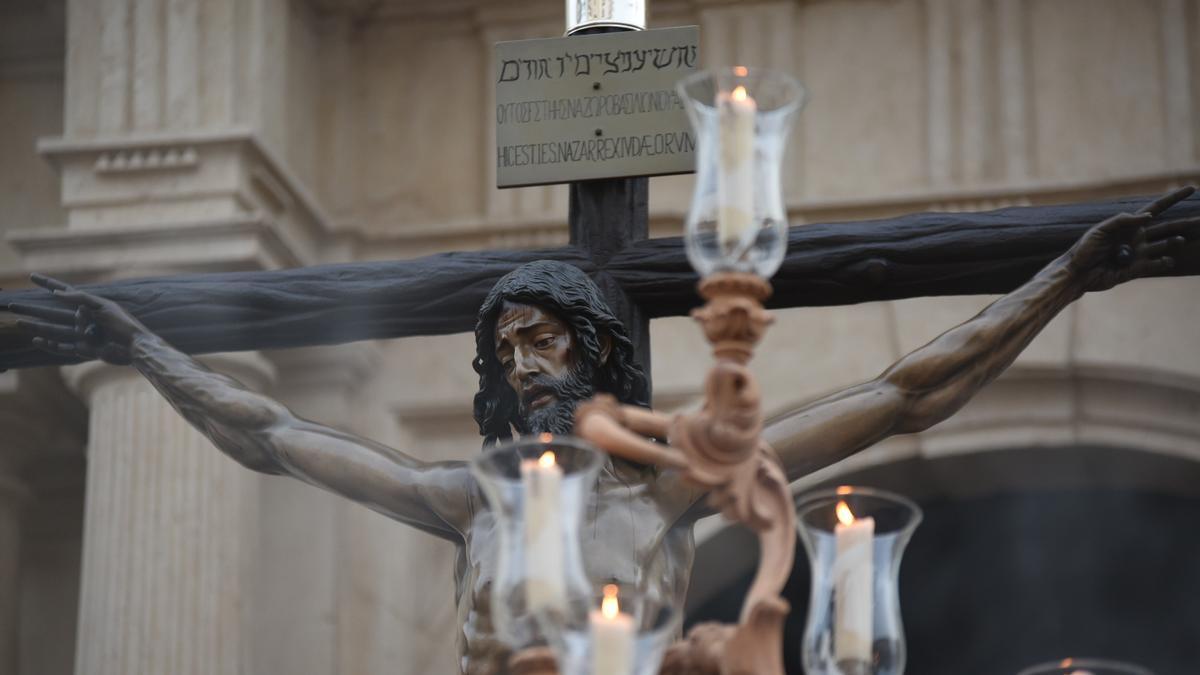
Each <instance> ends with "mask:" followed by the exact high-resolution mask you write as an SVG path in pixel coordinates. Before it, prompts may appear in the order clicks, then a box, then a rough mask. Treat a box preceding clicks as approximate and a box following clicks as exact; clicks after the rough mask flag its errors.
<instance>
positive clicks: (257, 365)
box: [64, 354, 272, 675]
mask: <svg viewBox="0 0 1200 675" xmlns="http://www.w3.org/2000/svg"><path fill="white" fill-rule="evenodd" d="M208 361H209V363H210V365H211V366H212V367H213V368H214V369H217V370H220V371H222V372H226V373H229V374H230V375H232V376H234V377H236V378H238V379H239V380H241V381H242V382H244V383H246V384H247V385H249V386H252V387H255V388H261V387H262V386H263V385H264V384H265V383H266V381H267V380H268V379H269V377H270V375H271V372H272V371H271V368H270V365H269V364H268V363H267V362H266V361H265V360H264V359H262V358H261V357H259V356H257V355H255V354H250V355H236V356H232V355H231V356H220V357H215V358H212V359H208ZM64 372H65V374H66V377H67V380H68V382H69V383H70V384H71V385H72V386H73V387H74V388H75V389H76V390H77V391H78V392H79V393H80V395H81V396H82V397H83V398H84V399H85V400H86V401H87V403H88V406H89V408H90V422H89V430H90V433H89V438H88V445H87V455H88V468H87V496H86V500H85V505H84V508H85V514H84V538H83V578H82V582H81V588H80V607H79V638H78V644H77V651H76V655H75V672H76V674H77V675H130V674H133V673H146V674H149V673H172V674H177V675H191V674H195V675H209V674H212V673H235V674H236V673H243V672H247V671H248V670H249V668H248V663H249V659H248V651H249V640H247V639H246V637H245V635H246V632H247V630H248V623H249V622H248V621H247V620H246V619H247V616H248V614H249V608H248V607H246V606H245V605H246V603H245V600H244V599H245V598H246V597H248V596H249V593H248V591H249V589H248V588H247V586H248V585H249V581H248V580H249V579H250V575H249V574H248V569H249V567H250V564H251V560H250V556H251V555H252V553H253V552H252V550H251V549H252V547H253V545H254V542H255V537H256V532H255V530H256V528H255V523H256V522H257V518H256V515H255V509H256V504H257V483H258V478H257V476H256V475H255V474H253V473H251V472H249V471H247V470H246V469H245V468H243V467H241V466H240V465H238V464H237V463H236V462H234V461H233V460H231V459H229V458H227V457H225V456H224V455H222V454H221V453H220V452H219V451H218V450H216V449H215V448H214V447H213V446H212V444H211V443H210V442H209V441H208V440H207V439H205V438H204V437H203V436H201V435H200V434H199V432H197V431H195V430H194V429H193V428H192V427H191V426H189V425H188V423H187V422H186V421H185V420H184V419H183V418H182V417H181V416H180V415H179V414H178V413H177V412H176V411H175V410H174V409H172V408H171V406H170V405H169V404H168V403H167V402H166V401H165V400H164V399H163V398H162V397H161V396H160V395H159V394H158V392H156V391H155V390H154V389H153V388H152V387H151V386H150V385H149V383H147V382H146V381H145V380H143V379H142V378H141V376H140V375H139V374H138V373H137V372H136V371H134V370H133V369H131V368H116V367H112V366H108V365H105V364H100V363H88V364H83V365H80V366H73V367H70V368H67V369H64Z"/></svg>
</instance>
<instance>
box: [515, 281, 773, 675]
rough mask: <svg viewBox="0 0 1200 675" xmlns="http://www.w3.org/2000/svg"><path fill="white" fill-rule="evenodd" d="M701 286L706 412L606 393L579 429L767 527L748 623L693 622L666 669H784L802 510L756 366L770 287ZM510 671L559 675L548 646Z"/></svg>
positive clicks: (687, 674)
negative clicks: (673, 410) (668, 409)
mask: <svg viewBox="0 0 1200 675" xmlns="http://www.w3.org/2000/svg"><path fill="white" fill-rule="evenodd" d="M699 290H700V295H701V296H702V297H704V299H705V300H707V304H705V305H704V306H703V307H701V308H699V309H697V310H694V311H693V312H692V316H693V317H694V318H695V319H696V320H697V321H698V322H699V323H700V324H701V326H702V327H703V329H704V334H705V336H706V337H707V338H708V341H709V342H710V343H711V344H712V347H713V355H714V356H715V358H716V363H715V364H714V365H713V367H712V369H711V370H710V371H709V373H708V377H707V380H706V382H705V402H704V406H703V408H702V409H701V410H699V411H698V412H694V413H687V414H678V415H673V416H668V415H664V414H662V413H658V412H654V411H652V410H646V409H644V408H638V407H635V406H627V405H621V404H619V403H617V401H616V399H614V398H613V397H611V396H609V395H605V394H602V395H598V396H596V397H595V398H593V399H592V400H591V401H589V402H587V403H585V404H583V405H581V406H580V407H579V410H578V412H577V413H576V418H575V431H576V433H577V434H578V435H579V436H581V437H583V438H586V439H587V440H589V441H591V442H592V443H594V444H596V445H597V446H599V447H600V448H602V449H604V450H605V451H607V452H609V453H611V454H614V455H617V456H619V457H623V458H625V459H628V460H632V461H636V462H641V463H643V464H654V465H658V466H661V467H664V468H673V469H677V470H679V471H682V472H683V473H684V475H685V476H686V477H687V479H688V480H690V481H692V482H693V483H695V484H696V485H698V486H700V487H702V488H705V489H707V490H708V491H709V496H708V499H709V503H710V505H711V506H712V507H713V508H714V509H716V510H719V511H720V512H721V513H723V514H724V515H725V516H726V517H728V518H730V519H732V520H735V521H737V522H739V523H742V524H743V525H745V526H747V527H749V528H750V529H752V530H754V531H755V532H756V533H758V538H759V542H760V545H761V557H760V559H759V563H758V571H757V573H756V574H755V577H754V581H753V583H752V584H751V586H750V591H749V593H748V595H747V597H746V600H745V603H744V604H743V606H742V612H741V617H740V621H739V623H738V624H736V625H724V624H701V625H698V626H696V627H694V628H693V629H692V630H691V631H690V632H689V634H688V636H687V638H686V639H684V640H682V641H680V642H677V643H676V644H674V645H672V646H671V647H670V648H669V649H668V651H667V654H666V657H665V658H664V660H663V664H662V668H661V670H660V673H661V675H710V674H711V675H783V672H784V671H783V619H784V617H785V616H786V615H787V613H788V609H789V608H788V603H787V601H786V600H784V599H783V598H782V597H780V595H779V594H780V591H781V590H782V589H783V585H784V583H785V582H786V581H787V578H788V575H789V574H791V570H792V562H793V555H794V551H795V512H794V510H793V508H792V501H791V493H790V492H789V490H788V486H787V479H786V477H785V475H784V473H783V469H782V468H781V467H780V465H779V462H778V460H777V459H776V458H775V455H774V452H773V451H772V450H771V448H770V447H769V446H767V444H766V443H764V442H763V440H762V438H761V433H762V422H763V418H762V405H761V396H760V393H759V389H758V384H757V382H756V381H755V379H754V377H753V375H752V374H751V373H750V370H749V368H748V367H747V364H748V363H749V361H750V358H751V357H752V355H753V353H754V347H755V345H757V344H758V342H759V340H760V339H761V338H762V335H763V333H764V332H765V331H766V328H767V326H769V325H770V324H771V322H772V320H773V318H772V316H771V315H770V313H768V312H767V311H766V310H765V309H763V306H762V303H763V301H764V300H766V299H767V297H768V296H769V295H770V294H771V285H770V284H769V283H768V282H767V281H766V280H764V279H762V278H761V277H758V276H755V275H753V274H743V273H719V274H714V275H712V276H710V277H708V278H706V279H704V280H703V281H701V282H700V288H699ZM650 439H666V441H667V443H666V444H660V443H656V442H654V441H652V440H650ZM511 670H512V671H513V672H514V673H517V674H519V675H551V674H553V673H555V667H554V660H553V658H552V656H551V655H550V654H549V653H548V650H546V649H545V648H535V649H529V650H524V651H522V652H520V653H518V654H517V655H515V656H514V658H513V660H512V662H511Z"/></svg>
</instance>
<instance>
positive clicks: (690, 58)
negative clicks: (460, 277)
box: [493, 26, 699, 188]
mask: <svg viewBox="0 0 1200 675" xmlns="http://www.w3.org/2000/svg"><path fill="white" fill-rule="evenodd" d="M698 40H699V31H698V30H697V28H696V27H695V26H686V27H683V28H665V29H660V30H650V31H630V32H623V33H605V34H600V35H582V36H572V37H567V38H551V39H545V40H520V41H516V42H500V43H498V44H497V45H496V59H495V64H496V70H495V72H494V73H493V76H494V77H495V82H496V187H501V188H506V187H519V186H522V185H545V184H548V183H569V182H575V181H581V180H593V179H597V178H619V177H625V176H659V175H665V174H673V173H689V172H691V171H693V170H694V168H695V157H694V153H695V149H696V141H695V135H694V134H693V132H692V127H691V124H690V123H689V122H688V119H687V113H686V112H685V111H684V107H683V102H682V101H681V100H680V98H679V95H678V94H677V93H676V91H675V83H676V82H678V81H679V80H680V79H682V78H684V77H686V76H688V75H690V74H691V73H692V72H693V71H694V70H695V68H696V62H697V58H698V51H699V49H698V46H697V44H698Z"/></svg>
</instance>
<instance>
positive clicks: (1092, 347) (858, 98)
mask: <svg viewBox="0 0 1200 675" xmlns="http://www.w3.org/2000/svg"><path fill="white" fill-rule="evenodd" d="M650 5H651V7H650V16H651V23H652V25H654V26H672V25H688V24H696V25H699V26H700V35H701V59H702V61H703V62H704V63H707V64H714V65H715V64H733V63H740V64H747V65H757V66H771V67H776V68H782V69H785V70H787V71H790V72H792V73H794V74H796V75H797V76H798V78H799V79H800V80H801V81H802V82H804V83H805V85H806V86H807V87H808V88H809V90H810V92H811V96H812V98H811V102H810V104H809V105H808V107H807V109H806V110H805V111H804V112H803V113H802V115H801V116H800V118H799V121H798V126H797V129H796V131H795V134H794V139H793V143H792V146H791V149H790V154H789V159H788V166H787V182H786V195H787V201H788V206H789V210H790V213H791V218H792V221H793V223H804V222H833V221H838V220H853V219H859V218H867V217H873V216H883V215H888V214H899V213H905V212H915V211H925V210H948V211H958V210H985V209H991V208H999V207H1003V206H1008V205H1023V204H1046V203H1055V202H1065V201H1080V200H1087V199H1093V198H1101V197H1106V196H1114V195H1123V194H1141V193H1152V192H1158V191H1162V190H1165V189H1167V188H1170V187H1173V186H1177V185H1181V184H1186V183H1200V40H1197V39H1195V36H1196V35H1200V2H1197V1H1196V0H1145V1H1138V0H767V1H764V2H733V1H729V0H654V1H652V2H651V3H650ZM562 15H563V8H562V3H561V1H558V2H556V1H555V0H511V1H506V2H486V1H485V0H440V1H438V2H415V1H413V0H203V1H202V0H9V1H8V2H5V3H3V5H2V6H0V204H2V205H3V208H0V230H2V231H3V235H4V236H3V239H2V241H0V286H3V287H5V288H11V287H14V286H21V285H23V284H25V283H27V282H25V281H24V279H25V277H26V275H27V274H28V273H29V272H30V271H34V270H36V271H41V272H45V273H48V274H52V275H55V276H59V277H62V278H65V279H68V280H72V281H81V282H82V281H93V280H100V279H115V278H123V277H132V276H146V275H154V274H179V273H186V272H194V271H224V270H259V269H277V268H281V267H288V266H295V265H311V264H317V263H326V262H343V261H352V260H374V259H400V258H406V257H413V256H419V255H423V254H427V253H430V252H436V251H443V250H462V249H477V248H492V247H531V246H547V245H557V244H561V243H564V242H565V240H566V236H567V234H566V228H565V224H564V221H565V215H566V212H567V193H566V188H565V187H564V186H551V187H534V188H522V189H516V190H504V191H500V190H496V189H495V188H494V187H492V186H493V185H494V176H493V174H492V172H493V169H492V167H493V164H494V163H493V162H492V161H491V158H492V155H491V150H490V148H491V143H492V134H493V106H491V104H490V100H491V97H492V83H491V81H490V77H489V75H488V74H489V73H490V72H492V69H491V63H490V59H491V54H492V52H491V45H492V44H493V43H495V42H497V41H500V40H510V39H519V38H528V37H547V36H554V35H558V34H561V32H562ZM689 194H690V178H689V177H686V176H682V177H669V178H656V179H653V180H652V181H651V214H650V215H651V228H652V234H653V235H658V236H664V235H670V234H675V233H678V231H679V230H680V227H681V226H680V223H681V219H682V215H683V213H684V210H685V208H686V204H687V198H688V195H689ZM1197 290H1200V287H1198V286H1197V282H1196V281H1195V280H1194V279H1170V280H1143V281H1139V282H1136V283H1133V284H1129V285H1127V286H1124V287H1120V288H1118V289H1116V290H1114V291H1111V292H1108V293H1105V294H1103V295H1099V296H1089V297H1087V298H1084V299H1083V300H1082V301H1080V302H1078V303H1076V304H1075V305H1074V306H1072V307H1071V308H1069V309H1068V310H1067V311H1065V312H1064V313H1063V314H1062V316H1060V317H1059V318H1058V319H1057V320H1056V321H1054V322H1053V323H1052V324H1051V325H1050V326H1049V327H1048V328H1047V329H1046V331H1045V332H1044V334H1043V335H1042V336H1041V337H1039V338H1038V340H1037V341H1036V342H1035V343H1034V344H1033V345H1032V346H1031V347H1030V348H1029V350H1028V351H1027V352H1026V353H1025V354H1024V355H1023V356H1022V357H1021V358H1020V360H1019V361H1018V362H1017V364H1016V365H1015V366H1014V368H1013V369H1012V370H1011V372H1010V373H1008V374H1007V375H1005V376H1004V377H1003V378H1001V379H1000V380H999V381H998V382H997V383H996V384H994V385H993V386H991V387H990V388H989V389H988V390H986V391H985V392H984V393H983V394H981V395H980V396H979V397H978V399H977V400H976V401H974V402H973V403H971V404H970V405H969V406H968V407H967V409H965V410H964V411H963V412H962V413H961V414H960V415H959V416H957V417H956V418H954V419H953V420H951V421H949V422H947V423H945V424H942V425H940V426H938V427H935V428H934V429H932V430H930V431H929V432H927V433H924V434H920V435H917V436H911V437H903V438H897V439H894V440H892V441H889V442H886V443H884V444H881V445H880V446H878V447H876V448H873V449H871V450H869V451H866V452H864V453H862V454H861V455H860V456H858V457H856V458H853V459H852V460H850V461H847V462H845V463H843V465H839V466H836V467H832V468H830V469H828V470H826V471H823V472H822V473H821V474H820V475H818V476H814V477H812V478H810V479H807V480H806V481H805V484H813V483H816V482H819V481H826V480H833V479H836V477H837V476H838V475H844V474H845V473H846V472H849V471H855V470H860V469H863V468H864V467H868V466H886V465H888V464H889V463H893V462H898V461H906V460H907V461H911V460H914V459H915V460H919V461H929V462H934V461H937V459H938V458H941V457H948V456H963V455H967V454H971V453H979V454H980V455H985V454H993V453H1000V452H1003V451H1004V450H1005V449H1011V448H1030V447H1043V446H1048V447H1067V446H1085V445H1098V446H1114V447H1120V448H1123V449H1127V450H1129V451H1130V452H1134V453H1151V454H1154V455H1168V456H1171V457H1173V458H1176V459H1178V460H1179V461H1181V462H1193V463H1194V462H1200V415H1198V414H1197V411H1198V410H1200V355H1198V354H1197V351H1196V345H1197V337H1200V313H1197V312H1196V311H1195V307H1196V301H1195V297H1196V293H1197ZM988 300H989V299H988V298H983V297H962V298H936V299H913V300H905V301H899V302H886V303H873V304H865V305H858V306H852V307H839V308H815V309H797V310H789V311H785V312H780V313H779V317H778V323H777V324H776V325H775V327H774V328H773V329H772V330H771V332H770V333H769V334H768V337H767V339H766V344H765V345H764V347H763V349H762V351H761V356H760V357H759V358H758V360H757V369H758V374H759V376H760V377H761V378H762V383H763V386H764V390H765V391H764V393H765V397H766V401H768V405H769V407H770V409H771V410H772V411H775V412H778V411H783V410H787V409H789V408H791V407H794V406H795V405H797V404H798V403H801V402H803V401H805V400H807V399H811V398H813V397H815V396H817V395H820V394H823V393H826V392H829V391H832V390H834V389H836V388H838V387H841V386H844V385H848V384H851V383H854V382H858V381H861V380H864V379H868V378H871V377H874V376H875V375H876V374H878V373H879V372H880V371H881V370H882V369H883V368H885V367H886V366H887V365H888V364H889V363H891V362H892V361H893V360H895V359H896V358H897V357H899V356H900V355H901V354H903V353H905V352H906V351H908V350H910V349H912V348H915V347H917V346H919V345H921V344H923V343H924V342H925V341H927V340H929V339H930V338H932V337H933V336H935V335H936V334H937V333H939V332H940V331H941V330H943V329H945V328H948V327H950V326H951V325H953V324H955V323H957V322H959V321H962V320H964V319H967V318H969V317H970V316H971V315H973V314H974V313H975V312H977V311H978V310H979V309H980V308H982V307H983V306H984V305H985V304H986V303H987V302H988ZM652 332H653V344H654V351H653V355H652V362H653V376H654V381H655V384H656V391H655V397H656V400H657V401H656V402H657V404H658V405H660V406H662V407H668V408H670V407H676V406H683V405H687V404H689V402H691V401H694V400H695V398H696V396H697V394H698V387H699V384H700V383H699V380H698V378H697V377H696V372H697V370H696V364H697V363H703V362H704V360H705V359H706V358H707V356H706V353H707V351H706V349H705V346H704V345H703V342H702V338H701V336H700V335H699V333H698V331H696V330H695V329H694V328H693V327H692V326H691V325H690V324H689V322H688V321H686V320H684V319H669V320H656V321H655V322H654V323H653V324H652ZM472 352H473V344H472V341H471V340H470V339H469V337H468V336H465V335H457V336H451V337H439V338H413V339H406V340H399V341H393V342H385V343H360V344H352V345H346V346H340V347H333V348H321V349H303V350H292V351H280V352H261V353H239V354H229V355H218V356H215V357H212V358H210V359H209V362H210V363H212V364H213V366H214V367H215V368H218V369H221V370H224V371H226V372H229V373H230V374H233V375H235V376H237V377H239V378H240V379H242V381H243V382H245V383H246V384H247V385H249V386H252V387H254V388H256V389H259V390H261V391H264V392H268V393H270V394H271V395H273V396H276V397H278V398H279V399H281V400H282V401H284V402H285V403H287V404H288V405H289V406H291V407H293V408H294V409H295V410H296V411H297V412H299V413H300V414H302V415H305V416H308V417H311V418H313V419H316V420H318V421H322V422H327V423H331V424H334V425H338V426H342V427H345V428H348V429H351V430H354V431H356V432H358V433H361V434H363V435H366V436H370V437H372V438H376V439H379V440H381V441H383V442H386V443H388V444H390V445H393V446H395V447H398V448H401V449H404V450H405V451H407V452H409V453H411V454H413V455H415V456H418V457H421V458H424V459H444V458H466V457H470V456H471V455H472V454H474V453H476V452H477V451H478V449H479V442H480V439H479V438H478V436H477V435H476V432H475V428H474V425H473V423H472V420H471V408H470V401H471V396H472V394H473V393H474V390H475V386H476V381H475V376H474V373H473V371H472V370H471V368H470V365H469V361H470V355H471V354H472ZM0 429H3V431H2V432H0V673H20V674H21V675H50V674H60V673H70V672H75V673H78V674H79V675H85V674H87V675H91V674H96V675H125V674H128V673H179V674H183V675H191V674H193V673H194V674H197V675H198V674H201V673H206V674H207V673H283V672H286V673H291V674H292V675H332V674H339V675H351V674H359V673H362V674H367V673H385V672H387V673H397V672H403V673H435V672H438V673H449V672H453V668H454V659H453V652H454V650H453V635H454V632H455V624H456V620H457V619H456V616H455V612H454V606H453V602H452V598H453V595H452V594H453V588H452V583H451V577H450V573H449V570H450V568H451V564H452V555H451V553H452V552H451V549H450V547H449V546H448V545H446V544H443V543H440V542H437V541H434V540H433V539H431V538H429V537H427V536H425V535H423V534H421V533H418V532H415V531H412V530H409V529H407V528H405V527H403V526H400V525H397V524H394V523H391V522H388V521H386V520H385V519H383V518H382V517H380V516H378V515H375V514H373V513H370V512H368V511H367V510H365V509H363V508H361V507H358V506H355V505H351V504H347V503H343V502H342V501H340V500H339V499H337V498H335V497H332V496H330V495H326V494H323V493H320V492H318V491H316V490H313V489H311V488H308V487H306V486H303V485H300V484H299V483H295V482H292V481H289V480H287V479H282V478H276V477H265V476H259V475H256V474H251V473H249V472H247V471H245V470H244V469H242V468H240V467H239V466H237V465H236V464H235V463H234V462H232V461H231V460H228V459H227V458H225V457H224V456H222V455H220V454H219V453H218V452H216V451H215V450H214V449H213V448H212V447H211V446H210V445H209V444H208V443H207V441H206V440H204V439H203V438H201V437H200V436H199V435H198V434H197V433H196V432H195V431H193V430H191V429H190V428H189V427H188V426H187V424H186V423H184V422H183V420H182V419H180V418H179V417H178V416H177V415H176V414H175V413H174V411H172V410H171V409H170V408H169V406H167V404H166V403H164V402H163V401H162V400H161V399H159V398H158V397H157V395H156V394H155V393H154V392H153V391H152V390H151V389H150V387H149V386H148V385H147V384H146V383H144V382H143V381H141V380H140V379H139V378H138V377H137V375H136V374H135V373H133V372H132V371H131V370H128V369H118V368H112V367H109V366H105V365H98V364H86V365H81V366H76V367H71V368H64V369H61V370H55V369H44V370H29V371H19V372H9V373H4V374H0ZM1014 475H1018V474H1014ZM1019 475H1020V478H1021V480H1029V481H1032V482H1035V483H1039V484H1046V485H1055V484H1059V483H1062V482H1073V483H1086V482H1088V481H1097V480H1103V481H1115V482H1117V483H1119V482H1120V481H1121V480H1134V477H1131V476H1122V475H1114V473H1113V472H1107V473H1106V472H1103V471H1100V472H1095V473H1091V474H1088V475H1073V476H1029V475H1028V474H1019ZM1167 478H1168V477H1162V479H1163V480H1167ZM1137 479H1138V480H1148V481H1150V482H1154V481H1156V480H1158V479H1159V477H1156V476H1150V477H1146V476H1140V477H1138V478H1137ZM951 483H952V484H951ZM802 487H803V486H798V489H800V488H802ZM1007 487H1011V484H1009V483H1006V482H1005V478H1004V477H1003V476H1000V477H997V476H994V475H993V476H973V475H969V474H964V475H958V476H956V477H954V479H953V480H952V481H951V480H948V481H947V482H946V483H945V484H942V485H938V486H928V485H926V486H914V489H921V490H935V491H936V490H945V491H951V492H956V493H962V492H967V493H969V492H972V491H986V490H1003V489H1006V488H1007ZM720 527H721V526H720V524H719V523H717V524H713V523H705V526H704V527H703V528H702V531H701V533H700V535H699V536H700V537H701V538H702V539H703V538H707V537H712V536H714V534H715V533H716V532H717V531H718V530H719V528H720ZM718 553H719V552H710V555H717V554H718ZM704 556H705V547H704V546H703V545H702V546H701V557H702V559H703V558H704ZM715 560H716V561H717V562H716V563H714V564H710V565H708V567H709V568H712V567H714V565H715V567H716V568H717V569H718V573H716V574H714V575H710V576H708V577H702V578H698V579H697V586H696V589H695V590H696V593H697V594H700V595H702V594H703V593H706V592H714V591H715V590H716V589H719V587H720V584H721V582H720V579H722V578H723V577H722V576H721V574H720V569H719V568H720V567H721V563H720V558H719V557H718V558H715ZM729 564H730V565H732V564H733V563H732V562H731V563H729Z"/></svg>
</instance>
